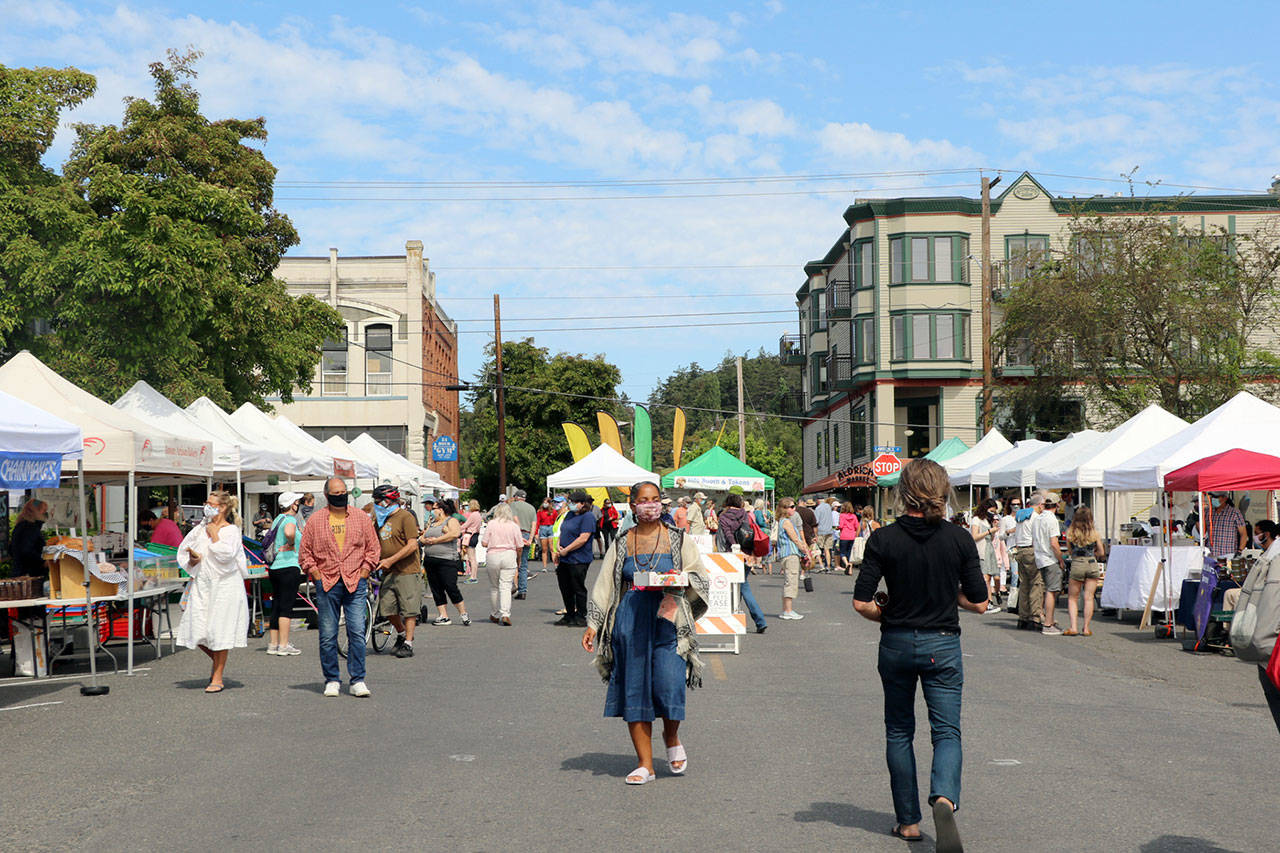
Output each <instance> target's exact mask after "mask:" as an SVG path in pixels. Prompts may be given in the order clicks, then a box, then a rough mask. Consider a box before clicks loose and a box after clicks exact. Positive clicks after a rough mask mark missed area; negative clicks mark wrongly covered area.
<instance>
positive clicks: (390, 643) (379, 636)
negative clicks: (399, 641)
mask: <svg viewBox="0 0 1280 853" xmlns="http://www.w3.org/2000/svg"><path fill="white" fill-rule="evenodd" d="M369 633H370V638H369V643H370V645H372V646H373V650H374V651H375V652H377V653H378V654H382V653H383V652H388V651H390V650H391V649H392V648H394V647H395V644H396V629H395V628H394V627H392V625H391V621H390V620H389V619H387V618H386V617H383V616H379V617H377V621H376V622H374V623H373V626H372V627H371V628H370V629H369Z"/></svg>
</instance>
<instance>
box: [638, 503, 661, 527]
mask: <svg viewBox="0 0 1280 853" xmlns="http://www.w3.org/2000/svg"><path fill="white" fill-rule="evenodd" d="M632 509H634V510H635V513H636V520H637V521H644V522H654V521H657V520H658V519H659V518H661V517H662V502H661V501H641V502H640V503H638V504H632Z"/></svg>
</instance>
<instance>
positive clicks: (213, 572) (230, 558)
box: [178, 491, 249, 693]
mask: <svg viewBox="0 0 1280 853" xmlns="http://www.w3.org/2000/svg"><path fill="white" fill-rule="evenodd" d="M239 521H240V517H239V515H238V513H237V512H236V499H235V498H234V497H232V496H231V495H229V494H228V493H227V492H224V491H216V492H210V493H209V498H208V500H207V501H206V502H205V505H204V519H203V520H202V521H201V522H200V523H199V524H197V525H196V526H195V527H194V528H192V530H191V532H190V533H188V534H187V536H186V538H185V539H183V540H182V544H181V545H180V546H179V547H178V565H180V566H182V568H184V569H186V570H187V574H189V575H191V583H190V584H189V585H188V591H187V608H186V610H184V611H183V613H182V621H181V622H179V623H178V645H180V646H186V647H187V648H189V649H200V651H202V652H204V653H205V654H206V655H208V656H209V658H210V660H212V661H213V671H212V673H211V674H210V675H209V686H208V687H206V688H205V689H204V692H205V693H221V692H222V671H223V670H224V669H226V666H227V654H228V653H229V651H230V650H231V649H232V648H235V647H240V648H243V647H244V646H246V645H248V639H247V638H248V634H249V602H248V598H247V597H246V596H245V591H244V580H245V578H247V577H248V576H249V565H248V562H247V561H246V560H245V557H244V545H243V543H242V542H241V538H240V537H241V533H240V528H239V526H238V524H239Z"/></svg>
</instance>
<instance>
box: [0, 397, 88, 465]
mask: <svg viewBox="0 0 1280 853" xmlns="http://www.w3.org/2000/svg"><path fill="white" fill-rule="evenodd" d="M83 441H84V433H82V432H81V431H80V427H78V426H76V425H75V424H73V423H71V422H70V421H65V420H63V419H62V418H60V417H58V416H57V415H54V414H51V413H49V412H46V411H45V410H44V409H41V408H40V407H39V406H35V405H32V404H31V403H28V402H27V401H26V400H23V399H21V398H20V397H15V396H13V395H11V394H5V393H4V392H0V453H42V454H43V453H54V454H57V455H58V456H61V457H62V458H63V459H80V458H82V457H83V455H84V453H83V443H82V442H83Z"/></svg>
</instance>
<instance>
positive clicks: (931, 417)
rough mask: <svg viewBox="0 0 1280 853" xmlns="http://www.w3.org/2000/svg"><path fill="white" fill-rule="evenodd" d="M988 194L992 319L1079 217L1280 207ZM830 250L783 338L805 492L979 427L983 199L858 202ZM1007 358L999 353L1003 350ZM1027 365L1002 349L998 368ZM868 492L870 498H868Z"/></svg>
mask: <svg viewBox="0 0 1280 853" xmlns="http://www.w3.org/2000/svg"><path fill="white" fill-rule="evenodd" d="M1002 189H1003V191H1002V192H1001V193H1000V194H999V195H996V196H993V197H992V199H991V221H990V227H991V259H992V278H991V280H992V287H993V311H992V322H993V325H996V326H998V323H999V317H1000V309H999V305H1000V298H1001V296H1002V295H1003V293H1005V292H1007V289H1008V288H1010V287H1014V286H1016V285H1017V283H1018V282H1019V281H1020V280H1022V279H1023V278H1025V277H1026V276H1027V275H1028V274H1029V273H1030V272H1031V271H1033V270H1034V269H1035V266H1036V264H1037V263H1038V262H1039V260H1040V259H1041V258H1042V257H1044V256H1046V255H1048V254H1049V253H1050V252H1053V251H1061V250H1063V249H1065V243H1066V241H1067V239H1068V234H1069V226H1070V223H1071V220H1072V218H1073V217H1075V216H1078V215H1081V214H1083V215H1088V216H1096V215H1102V216H1111V215H1116V216H1122V215H1132V214H1137V213H1147V212H1152V211H1160V212H1161V214H1162V215H1163V214H1167V215H1170V216H1176V217H1177V218H1178V219H1179V221H1180V222H1185V223H1186V224H1187V225H1188V226H1189V227H1193V228H1208V227H1213V226H1217V227H1221V228H1223V229H1225V230H1226V231H1228V232H1231V233H1236V232H1239V233H1246V232H1249V231H1252V230H1254V229H1255V228H1257V227H1258V226H1260V225H1261V224H1262V222H1263V219H1264V218H1267V217H1274V216H1276V215H1277V212H1278V211H1280V197H1278V196H1277V186H1276V185H1273V187H1272V190H1271V192H1269V193H1260V194H1257V195H1233V196H1182V197H1178V196H1166V197H1159V198H1153V197H1147V198H1132V197H1093V198H1088V199H1081V198H1068V197H1058V196H1053V195H1051V194H1050V193H1049V192H1047V191H1046V190H1045V188H1044V187H1043V186H1042V185H1041V184H1040V183H1039V182H1038V181H1037V180H1036V179H1035V178H1034V177H1032V176H1031V175H1030V174H1028V173H1025V172H1024V173H1023V174H1021V175H1019V176H1018V177H1016V178H1014V179H1013V180H1011V181H1009V183H1008V185H1007V186H1005V187H1003V188H1002ZM844 220H845V225H846V227H845V229H844V232H843V233H842V234H841V235H840V237H839V239H837V240H836V242H835V243H834V245H832V247H831V249H830V250H829V251H828V252H827V254H826V255H825V256H824V257H822V258H821V259H819V260H814V261H811V262H809V263H808V264H806V265H805V267H804V273H805V281H804V284H803V285H801V287H800V289H799V290H798V291H797V292H796V305H797V307H798V309H799V319H800V329H799V333H798V334H787V335H784V336H783V337H782V340H781V343H780V357H781V359H782V361H783V362H784V363H787V364H800V365H803V366H804V367H805V370H804V383H803V387H804V393H803V400H802V401H797V402H798V403H799V408H800V409H801V413H802V414H803V415H804V416H805V418H806V419H805V421H804V427H803V429H804V483H805V486H804V491H806V492H819V491H834V490H846V489H848V488H850V487H852V486H853V485H854V484H853V483H852V482H851V481H850V480H849V479H848V478H847V477H845V476H842V474H841V472H845V471H846V469H848V468H850V466H853V465H858V464H860V463H866V462H869V461H870V460H871V459H872V458H873V457H874V455H875V448H877V447H889V448H900V450H899V451H898V454H897V455H899V456H901V457H902V458H903V459H908V458H914V457H917V456H922V455H924V454H925V453H928V452H929V451H930V450H931V449H933V448H934V447H935V446H937V445H938V444H939V443H941V442H942V441H945V440H946V439H948V438H951V437H952V436H957V437H959V438H961V439H962V440H963V441H964V442H965V443H966V444H969V445H972V444H973V443H974V442H975V441H976V440H977V439H978V438H979V437H980V435H981V406H982V375H983V361H982V344H983V339H982V310H983V299H982V266H981V257H982V242H981V233H982V232H981V228H982V203H981V201H980V200H979V199H976V198H967V197H960V196H939V197H929V198H894V199H873V200H860V201H858V202H856V203H854V204H853V205H851V206H850V207H849V208H848V209H847V210H846V211H845V213H844ZM997 356H999V354H997ZM1031 369H1032V368H1031V367H1030V366H1029V365H1027V364H1025V363H1018V359H1017V357H1016V356H1014V357H1012V358H999V360H997V361H996V363H995V370H996V371H997V373H998V374H999V375H1002V376H1013V375H1017V374H1018V373H1019V372H1023V373H1027V372H1029V371H1030V370H1031ZM864 494H865V493H864Z"/></svg>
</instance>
